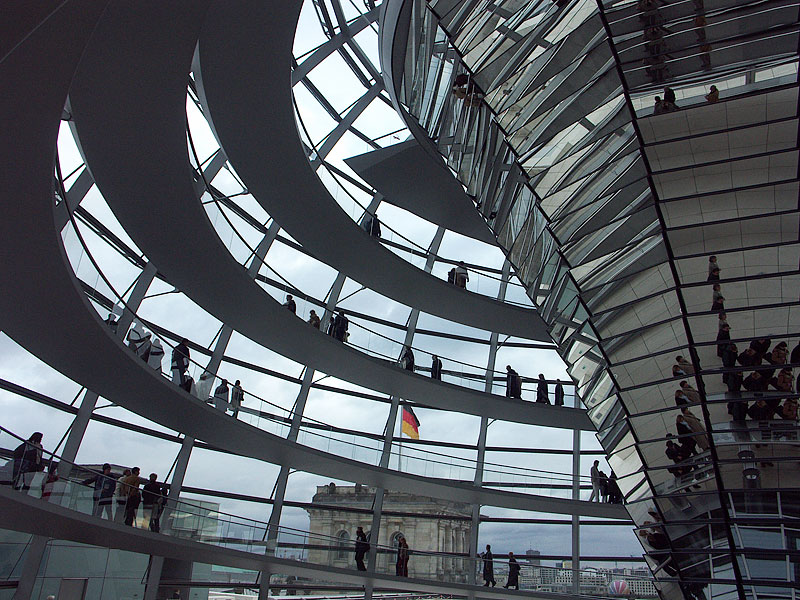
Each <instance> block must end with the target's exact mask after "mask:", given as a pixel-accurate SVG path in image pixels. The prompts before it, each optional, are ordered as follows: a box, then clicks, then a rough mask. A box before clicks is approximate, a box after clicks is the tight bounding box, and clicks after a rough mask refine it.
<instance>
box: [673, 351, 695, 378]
mask: <svg viewBox="0 0 800 600" xmlns="http://www.w3.org/2000/svg"><path fill="white" fill-rule="evenodd" d="M675 362H676V363H677V364H678V366H679V367H680V368H681V371H683V372H684V373H685V374H686V375H694V366H693V365H692V363H690V362H689V361H688V360H686V359H685V358H683V356H680V355H678V356H676V357H675Z"/></svg>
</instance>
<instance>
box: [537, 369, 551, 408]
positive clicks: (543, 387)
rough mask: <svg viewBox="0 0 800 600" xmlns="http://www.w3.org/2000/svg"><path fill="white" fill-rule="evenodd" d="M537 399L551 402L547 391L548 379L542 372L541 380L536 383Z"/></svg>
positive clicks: (546, 402)
mask: <svg viewBox="0 0 800 600" xmlns="http://www.w3.org/2000/svg"><path fill="white" fill-rule="evenodd" d="M536 401H537V402H543V403H544V404H550V398H549V396H548V393H547V381H545V378H544V375H543V374H542V373H539V382H538V383H537V384H536Z"/></svg>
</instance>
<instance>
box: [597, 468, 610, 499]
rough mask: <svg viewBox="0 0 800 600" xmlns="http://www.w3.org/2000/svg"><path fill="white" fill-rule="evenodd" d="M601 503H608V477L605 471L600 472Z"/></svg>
mask: <svg viewBox="0 0 800 600" xmlns="http://www.w3.org/2000/svg"><path fill="white" fill-rule="evenodd" d="M599 474H600V501H601V502H608V475H606V473H605V471H603V470H601V471H600V473H599Z"/></svg>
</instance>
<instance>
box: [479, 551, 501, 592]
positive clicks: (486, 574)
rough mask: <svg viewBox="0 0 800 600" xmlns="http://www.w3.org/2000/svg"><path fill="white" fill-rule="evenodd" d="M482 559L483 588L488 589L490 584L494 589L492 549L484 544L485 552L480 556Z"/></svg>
mask: <svg viewBox="0 0 800 600" xmlns="http://www.w3.org/2000/svg"><path fill="white" fill-rule="evenodd" d="M482 558H483V581H484V584H483V585H484V586H485V587H488V586H489V584H490V583H491V584H492V587H494V586H495V585H496V584H497V582H496V581H495V580H494V556H493V555H492V547H491V546H490V545H489V544H486V552H484V553H483V555H482Z"/></svg>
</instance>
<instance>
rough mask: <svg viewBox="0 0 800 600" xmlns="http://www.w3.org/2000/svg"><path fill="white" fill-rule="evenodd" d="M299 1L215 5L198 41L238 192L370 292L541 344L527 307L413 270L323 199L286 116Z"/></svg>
mask: <svg viewBox="0 0 800 600" xmlns="http://www.w3.org/2000/svg"><path fill="white" fill-rule="evenodd" d="M300 7H301V4H300V3H290V2H279V3H267V4H264V3H261V2H257V1H253V0H248V1H244V0H243V1H240V2H230V3H228V2H219V3H216V4H215V5H214V6H213V7H212V8H211V10H210V12H209V18H208V20H207V21H206V23H207V24H208V26H207V27H204V28H203V32H202V34H201V37H200V44H199V50H198V57H199V61H198V63H199V68H198V65H197V64H196V65H195V70H194V74H195V78H196V81H197V84H198V92H199V94H200V98H201V100H202V102H203V104H204V106H205V108H206V116H207V118H209V121H210V122H211V124H212V127H213V128H214V129H215V134H216V136H217V139H218V140H219V142H220V145H221V146H222V147H223V148H224V149H225V153H226V154H227V156H228V158H229V160H230V162H231V164H232V165H233V166H234V168H235V169H236V172H237V173H238V174H239V176H240V177H241V178H242V180H243V181H244V182H245V184H246V186H247V188H248V191H249V192H250V193H251V194H252V195H253V197H254V198H255V199H256V200H257V201H258V202H259V203H260V204H261V205H262V206H263V207H264V209H265V210H266V211H267V212H268V213H269V214H270V215H271V216H272V217H274V218H275V219H276V220H277V221H278V222H279V223H280V224H281V227H283V228H284V229H285V230H286V231H288V232H289V234H291V236H292V237H293V238H295V239H296V240H297V241H298V242H300V243H301V244H302V245H303V246H304V247H305V248H307V249H308V250H309V251H310V252H312V253H313V254H314V255H315V256H316V257H317V258H318V259H319V260H321V261H323V262H326V263H327V264H329V265H330V266H332V267H333V268H335V269H337V270H339V271H342V272H343V273H346V274H347V275H348V276H350V277H352V278H353V279H355V280H356V281H358V282H359V283H361V284H362V285H365V286H367V287H369V288H370V289H373V290H375V291H376V292H378V293H380V294H383V295H385V296H387V297H389V298H392V299H394V300H396V301H398V302H401V303H402V304H405V305H407V306H411V307H415V308H419V309H420V310H421V311H423V312H426V313H429V314H432V315H436V316H438V317H442V318H444V319H448V320H451V321H456V322H458V323H462V324H464V325H468V326H471V327H478V328H481V329H485V330H487V331H496V332H499V333H504V334H508V335H513V336H518V337H523V338H528V339H534V340H543V341H544V340H546V341H550V340H551V338H550V336H549V334H548V328H547V327H546V326H545V324H544V321H543V320H542V318H541V317H540V316H539V314H538V313H537V312H536V311H534V310H532V309H526V308H521V307H517V306H514V305H512V304H507V303H504V302H499V301H497V300H494V299H492V298H489V297H488V296H482V295H480V294H476V293H473V292H468V291H466V290H462V289H459V288H456V287H454V286H452V285H450V284H448V283H447V282H446V281H443V280H441V279H438V278H436V277H434V276H432V275H429V274H426V273H424V272H422V271H421V270H420V269H418V268H417V267H415V266H413V265H411V264H410V263H408V262H406V261H405V260H403V259H401V258H400V257H398V256H397V255H395V254H393V253H392V252H391V251H389V250H387V249H386V248H384V247H383V246H382V245H381V244H379V243H377V242H376V241H375V240H373V239H372V238H371V237H370V236H369V235H368V234H367V233H365V232H364V231H362V230H361V229H360V228H359V226H358V225H357V224H356V223H354V222H353V220H352V219H351V218H350V217H349V216H348V215H347V214H346V213H345V212H344V210H342V208H341V207H340V206H339V205H338V204H337V202H336V201H335V200H334V199H333V197H332V196H331V194H330V192H329V191H328V190H327V189H326V188H325V186H324V185H323V184H322V182H321V181H320V179H319V177H318V176H317V175H316V173H315V172H314V170H313V169H312V168H311V165H310V163H309V161H308V159H307V157H306V155H305V152H304V151H303V147H302V144H301V141H300V136H299V134H298V131H297V124H296V121H295V113H294V107H293V103H292V91H291V59H292V41H293V38H294V31H295V26H296V24H297V18H298V15H299V12H300ZM243 73H245V74H246V76H243V75H242V74H243ZM409 176H411V175H410V174H409Z"/></svg>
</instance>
